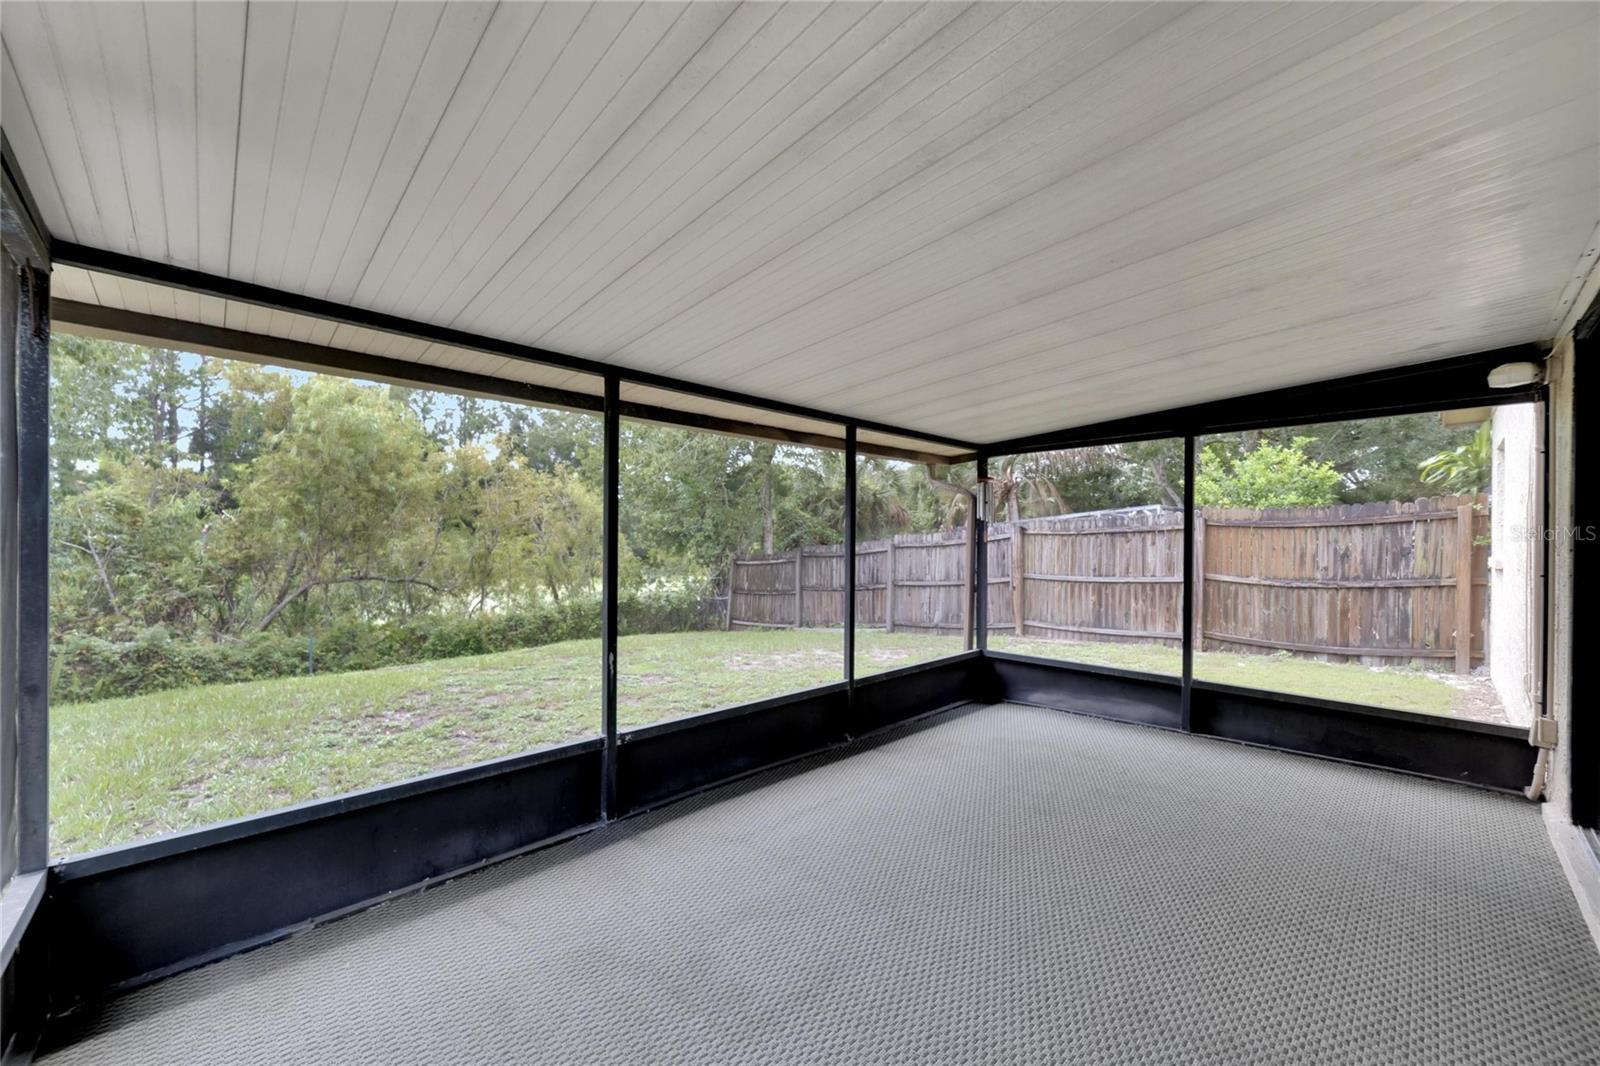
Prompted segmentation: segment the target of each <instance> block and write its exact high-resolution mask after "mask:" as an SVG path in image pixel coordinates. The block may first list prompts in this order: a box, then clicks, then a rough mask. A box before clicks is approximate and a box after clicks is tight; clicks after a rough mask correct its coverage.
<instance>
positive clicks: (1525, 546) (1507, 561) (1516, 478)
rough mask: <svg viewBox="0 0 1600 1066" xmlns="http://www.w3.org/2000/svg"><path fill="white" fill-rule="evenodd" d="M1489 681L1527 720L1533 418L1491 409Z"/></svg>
mask: <svg viewBox="0 0 1600 1066" xmlns="http://www.w3.org/2000/svg"><path fill="white" fill-rule="evenodd" d="M1490 434H1491V436H1490V447H1491V449H1492V455H1493V464H1494V465H1493V474H1492V479H1491V484H1490V489H1489V516H1490V521H1489V529H1490V533H1489V536H1490V542H1489V543H1490V549H1489V634H1488V636H1489V639H1488V647H1487V651H1488V665H1489V677H1490V679H1491V680H1492V681H1493V682H1494V687H1495V691H1496V692H1497V693H1498V694H1499V696H1500V702H1501V704H1502V705H1503V706H1504V707H1505V712H1506V718H1507V719H1508V720H1509V721H1511V722H1512V723H1513V724H1515V725H1528V724H1529V723H1531V722H1532V721H1533V716H1534V713H1535V707H1536V706H1537V695H1538V686H1539V668H1540V657H1539V630H1538V627H1539V625H1540V608H1539V597H1538V595H1537V594H1536V583H1537V582H1538V580H1539V552H1540V549H1541V545H1540V537H1539V532H1538V531H1539V518H1540V515H1539V447H1540V443H1541V442H1540V439H1539V416H1538V409H1537V405H1535V404H1531V403H1519V404H1512V405H1509V406H1505V407H1496V408H1495V409H1494V415H1493V417H1492V421H1491V423H1490Z"/></svg>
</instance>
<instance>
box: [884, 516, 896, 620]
mask: <svg viewBox="0 0 1600 1066" xmlns="http://www.w3.org/2000/svg"><path fill="white" fill-rule="evenodd" d="M883 558H884V564H883V574H884V577H883V580H884V586H883V631H884V632H885V633H893V632H894V536H893V534H891V535H890V536H889V545H888V547H887V548H885V549H884V553H883Z"/></svg>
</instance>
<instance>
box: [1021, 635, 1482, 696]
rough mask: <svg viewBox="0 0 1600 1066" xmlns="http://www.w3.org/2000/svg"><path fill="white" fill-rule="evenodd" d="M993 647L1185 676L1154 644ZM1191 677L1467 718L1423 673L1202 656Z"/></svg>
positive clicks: (1451, 692) (1170, 653) (1172, 652)
mask: <svg viewBox="0 0 1600 1066" xmlns="http://www.w3.org/2000/svg"><path fill="white" fill-rule="evenodd" d="M989 647H990V648H992V649H993V650H995V651H1009V652H1015V653H1017V654H1019V655H1039V656H1043V657H1045V658H1048V659H1067V660H1073V661H1076V662H1081V663H1093V664H1095V665H1098V666H1119V667H1122V668H1124V669H1128V670H1143V671H1145V672H1146V673H1152V674H1171V675H1173V676H1174V677H1176V676H1177V675H1178V674H1180V673H1182V671H1183V657H1182V654H1181V653H1180V652H1179V650H1178V649H1177V648H1168V647H1163V646H1161V645H1156V644H1088V643H1084V644H1078V643H1064V642H1061V641H1048V640H1028V639H1026V638H1024V639H1021V640H1018V639H1017V638H1015V637H1008V636H1001V635H999V634H993V635H991V636H990V638H989ZM1194 676H1195V677H1196V678H1199V679H1200V680H1202V681H1217V682H1221V683H1223V684H1228V685H1238V686H1239V687H1241V688H1259V689H1267V690H1270V691H1273V692H1289V693H1294V694H1296V695H1301V696H1320V697H1322V698H1323V699H1334V700H1342V701H1344V702H1345V703H1363V704H1367V705H1368V706H1374V707H1389V708H1392V709H1394V710H1400V711H1417V712H1419V713H1422V714H1442V715H1457V714H1461V713H1462V711H1463V710H1464V702H1465V700H1464V693H1463V690H1462V689H1461V688H1458V687H1457V686H1455V685H1452V684H1451V683H1450V682H1448V681H1446V680H1444V679H1443V678H1442V677H1441V676H1440V675H1438V674H1433V673H1428V672H1426V671H1423V670H1416V669H1409V668H1402V667H1390V668H1385V669H1374V668H1372V667H1367V666H1361V665H1359V664H1352V663H1324V662H1317V661H1315V660H1313V659H1298V658H1295V657H1294V656H1292V655H1290V654H1289V653H1288V652H1281V653H1279V654H1276V655H1229V654H1225V653H1222V652H1199V653H1197V654H1196V655H1195V657H1194Z"/></svg>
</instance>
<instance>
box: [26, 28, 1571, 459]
mask: <svg viewBox="0 0 1600 1066" xmlns="http://www.w3.org/2000/svg"><path fill="white" fill-rule="evenodd" d="M1597 13H1600V7H1597V5H1595V4H1593V3H1582V4H1556V3H1551V4H1495V5H1478V4H1464V5H1425V6H1403V5H1392V4H1377V5H1366V4H1355V3H1336V4H1329V5H1319V4H1310V3H1287V4H1244V5H1230V4H1199V5H1185V4H1156V5H1144V4H1133V3H1108V4H1023V5H1005V4H999V3H979V4H955V3H933V4H923V5H914V4H901V3H887V4H880V5H869V4H809V3H791V4H781V5H778V4H719V3H703V4H693V5H678V4H666V3H646V4H639V5H635V4H625V3H604V4H589V5H584V4H543V5H541V4H516V3H504V4H498V5H495V4H477V3H452V4H448V5H439V4H423V3H406V4H399V5H391V4H380V3H355V4H349V5H344V4H332V3H300V4H280V3H252V4H249V5H244V4H238V3H203V4H199V5H192V4H167V3H162V4H155V3H152V4H121V3H108V4H95V3H83V4H35V3H29V2H24V0H7V2H6V3H5V7H4V14H3V17H0V36H3V40H4V82H3V88H0V94H3V96H0V105H3V107H0V110H3V122H4V127H5V131H6V135H7V137H8V138H9V140H10V142H11V144H12V147H13V150H14V151H15V153H16V156H17V158H18V161H19V163H20V165H21V167H22V170H23V172H24V174H25V175H26V177H27V179H28V181H29V183H30V185H31V186H32V191H33V194H34V196H35V197H36V199H37V200H38V201H39V205H40V209H41V211H42V213H43V214H44V216H45V221H46V223H47V224H48V226H49V227H50V229H51V230H52V232H53V233H54V234H55V235H56V236H57V237H59V238H62V239H65V240H69V241H73V242H77V243H81V244H84V245H89V246H93V247H98V248H104V249H111V250H115V251H119V252H126V253H131V254H133V255H137V256H141V257H144V258H148V259H153V260H159V261H162V262H166V263H172V264H177V265H181V266H185V267H193V268H198V269H200V270H204V271H208V272H211V273H216V274H224V275H227V276H230V277H233V278H238V279H242V280H247V281H251V282H256V283H260V284H264V285H268V286H273V287H277V288H281V289H285V290H290V291H293V292H296V293H303V294H308V295H312V296H317V297H324V298H327V299H331V300H335V301H340V302H344V303H349V304H354V305H358V306H361V307H365V308H372V309H376V310H381V311H384V312H388V313H392V314H398V315H404V316H407V317H410V318H417V319H422V320H425V321H428V322H431V323H436V324H440V325H449V326H453V327H455V328H458V329H463V330H469V331H473V332H476V333H480V334H484V335H488V336H491V337H495V338H500V339H506V340H514V341H519V342H524V343H528V344H535V345H539V346H543V347H547V348H552V349H556V350H560V351H564V352H568V353H571V354H574V355H582V356H588V357H593V358H597V359H602V360H606V361H608V362H612V363H615V364H618V365H622V366H626V367H632V368H638V369H645V370H651V371H656V372H662V373H668V374H672V375H676V376H679V377H682V378H685V379H689V380H692V381H697V382H703V383H709V384H715V385H720V386H724V387H730V388H736V389H740V390H743V391H746V392H751V393H757V394H761V395H765V396H770V397H773V398H776V399H781V400H785V401H789V402H792V403H800V404H807V405H811V406H815V407H820V408H824V409H828V410H832V411H836V412H839V413H843V414H848V415H852V416H856V417H861V418H869V419H874V420H878V421H882V422H887V423H893V424H897V425H902V426H907V427H910V428H913V429H918V430H921V431H923V432H935V433H943V434H948V435H951V436H956V437H962V438H966V439H972V440H978V441H984V440H995V439H1001V438H1005V437H1010V436H1014V435H1017V434H1022V433H1029V432H1037V431H1045V430H1050V429H1055V428H1060V427H1064V426H1070V425H1076V424H1081V423H1086V422H1092V421H1099V420H1101V419H1105V418H1111V417H1117V416H1121V415H1126V414H1133V413H1138V412H1143V411H1151V410H1158V409H1161V408H1166V407H1171V406H1174V405H1178V404H1183V403H1189V402H1194V401H1200V400H1205V399H1211V398H1216V397H1221V396H1226V395H1234V394H1238V393H1242V392H1250V391H1255V390H1258V389H1263V388H1269V387H1274V386H1279V385H1286V384H1293V383H1299V382H1305V381H1313V380H1317V379H1320V378H1327V377H1331V376H1336V375H1339V374H1344V373H1352V372H1357V371H1361V370H1367V369H1373V368H1378V367H1383V366H1392V365H1398V364H1403V363H1409V362H1417V361H1421V360H1425V359H1432V358H1439V357H1443V356H1448V355H1453V354H1460V353H1465V352H1470V351H1477V350H1481V349H1485V348H1492V347H1496V346H1500V345H1505V344H1511V343H1517V342H1523V341H1534V340H1540V339H1543V338H1547V337H1549V336H1550V335H1551V334H1552V333H1553V331H1554V328H1555V326H1556V324H1557V323H1558V322H1559V321H1560V320H1561V318H1562V317H1563V314H1564V310H1565V309H1564V308H1563V307H1562V306H1561V301H1562V298H1563V294H1564V293H1567V294H1569V297H1568V298H1569V299H1570V293H1571V292H1572V291H1574V286H1573V284H1572V283H1573V281H1574V271H1575V270H1577V269H1578V265H1579V263H1580V261H1582V257H1583V255H1584V253H1585V251H1586V250H1587V248H1588V244H1589V243H1590V242H1591V239H1592V235H1593V234H1594V232H1595V226H1596V223H1597V221H1600V79H1597V71H1600V62H1597V58H1600V19H1597ZM91 288H92V289H94V290H95V292H96V296H97V298H99V299H104V300H110V299H119V298H120V297H115V296H111V295H110V294H107V293H104V292H99V291H98V289H99V286H98V284H97V283H96V284H92V285H91Z"/></svg>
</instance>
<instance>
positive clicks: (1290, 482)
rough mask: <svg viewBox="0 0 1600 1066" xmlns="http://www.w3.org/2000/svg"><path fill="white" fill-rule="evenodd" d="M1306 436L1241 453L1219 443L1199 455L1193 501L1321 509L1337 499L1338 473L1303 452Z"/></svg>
mask: <svg viewBox="0 0 1600 1066" xmlns="http://www.w3.org/2000/svg"><path fill="white" fill-rule="evenodd" d="M1311 443H1312V439H1311V438H1310V437H1295V438H1293V439H1292V440H1290V441H1289V443H1288V444H1286V445H1279V444H1273V443H1271V442H1270V441H1261V442H1260V443H1258V444H1257V445H1256V446H1255V447H1254V448H1251V449H1250V450H1248V451H1245V452H1243V453H1241V454H1229V453H1228V451H1227V450H1226V449H1225V447H1224V446H1223V445H1222V444H1220V443H1217V444H1208V445H1207V446H1206V447H1205V448H1204V449H1202V451H1201V453H1200V458H1199V462H1198V463H1197V464H1196V465H1197V466H1198V467H1199V469H1198V471H1197V472H1196V475H1195V485H1194V497H1195V503H1196V504H1198V505H1199V506H1201V507H1325V506H1327V505H1329V504H1332V503H1337V502H1338V499H1339V489H1340V487H1341V485H1342V484H1343V483H1344V478H1343V476H1342V475H1341V474H1340V473H1339V471H1337V470H1335V469H1334V468H1333V466H1332V464H1330V463H1326V462H1319V461H1317V460H1315V459H1312V458H1311V457H1310V456H1308V455H1307V454H1306V448H1307V446H1308V445H1310V444H1311Z"/></svg>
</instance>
